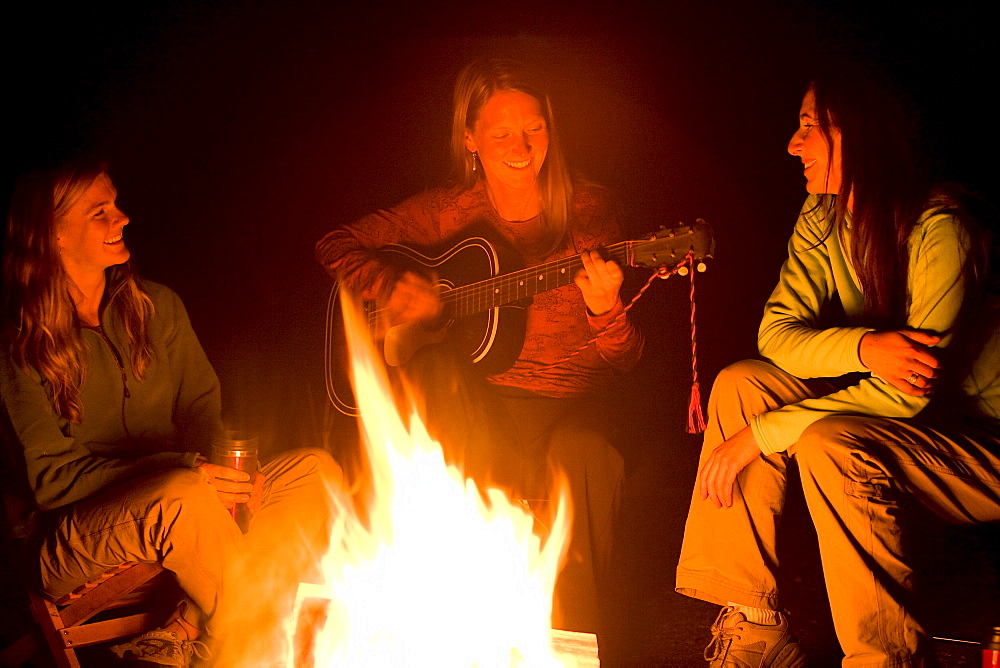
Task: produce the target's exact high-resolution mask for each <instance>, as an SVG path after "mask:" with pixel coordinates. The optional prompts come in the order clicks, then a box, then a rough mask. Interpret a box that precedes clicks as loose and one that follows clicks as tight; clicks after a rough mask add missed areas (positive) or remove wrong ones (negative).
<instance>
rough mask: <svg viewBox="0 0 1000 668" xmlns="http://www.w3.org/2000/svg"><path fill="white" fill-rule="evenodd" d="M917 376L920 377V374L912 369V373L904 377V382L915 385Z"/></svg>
mask: <svg viewBox="0 0 1000 668" xmlns="http://www.w3.org/2000/svg"><path fill="white" fill-rule="evenodd" d="M917 378H920V376H919V375H918V374H917V372H916V371H914V372H913V373H911V374H910V377H909V378H907V379H906V382H907V383H909V384H910V385H915V384H916V382H917Z"/></svg>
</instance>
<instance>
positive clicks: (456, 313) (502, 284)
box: [440, 241, 633, 318]
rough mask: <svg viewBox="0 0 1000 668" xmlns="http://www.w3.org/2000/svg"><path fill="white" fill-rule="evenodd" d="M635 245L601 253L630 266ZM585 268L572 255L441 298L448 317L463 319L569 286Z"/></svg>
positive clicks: (613, 247)
mask: <svg viewBox="0 0 1000 668" xmlns="http://www.w3.org/2000/svg"><path fill="white" fill-rule="evenodd" d="M632 243H633V242H631V241H622V242H620V243H617V244H612V245H611V246H606V247H604V248H603V249H602V254H603V255H604V256H605V257H606V258H607V259H610V260H614V261H615V262H617V263H618V264H620V265H622V266H628V265H631V261H630V260H631V258H630V255H631V252H630V249H631V246H632ZM582 267H583V261H582V260H580V256H579V255H571V256H569V257H565V258H561V259H559V260H553V261H552V262H547V263H545V264H542V265H538V266H535V267H531V268H529V269H522V270H520V271H515V272H512V273H510V274H504V275H502V276H496V277H494V278H489V279H486V280H484V281H479V282H478V283H472V284H470V285H463V286H461V287H458V288H452V289H450V290H445V291H443V292H442V293H441V295H440V297H441V300H442V301H443V302H444V305H445V309H446V311H447V313H448V314H449V316H451V317H453V318H460V317H464V316H467V315H473V314H475V313H482V312H484V311H488V310H490V309H494V308H497V307H499V306H503V305H505V304H511V303H513V302H516V301H519V300H521V299H525V298H527V297H533V296H535V295H537V294H540V293H542V292H546V291H548V290H554V289H556V288H561V287H563V286H564V285H569V284H570V283H572V282H573V278H574V277H575V276H576V274H577V272H578V271H579V270H580V269H581V268H582Z"/></svg>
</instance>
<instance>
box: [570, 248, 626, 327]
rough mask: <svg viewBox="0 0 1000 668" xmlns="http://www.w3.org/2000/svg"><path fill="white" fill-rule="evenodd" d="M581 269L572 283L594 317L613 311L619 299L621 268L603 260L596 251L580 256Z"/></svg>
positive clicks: (621, 277) (622, 276) (622, 277)
mask: <svg viewBox="0 0 1000 668" xmlns="http://www.w3.org/2000/svg"><path fill="white" fill-rule="evenodd" d="M580 259H581V260H583V269H581V270H580V271H578V272H577V274H576V277H574V279H573V282H574V283H576V285H577V287H578V288H580V292H582V293H583V301H584V302H586V304H587V308H588V309H590V312H591V313H593V314H594V315H604V314H605V313H607V312H608V311H610V310H611V309H613V308H614V307H615V306H616V305H617V304H618V301H619V299H621V297H620V296H619V293H618V291H619V290H620V289H621V287H622V281H623V280H624V278H625V277H624V275H623V274H622V269H621V267H619V266H618V264H617V263H615V262H613V261H608V260H605V259H604V258H602V257H601V254H600V253H598V252H597V251H584V252H583V253H581V254H580Z"/></svg>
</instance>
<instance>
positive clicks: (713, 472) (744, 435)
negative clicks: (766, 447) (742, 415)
mask: <svg viewBox="0 0 1000 668" xmlns="http://www.w3.org/2000/svg"><path fill="white" fill-rule="evenodd" d="M759 456H760V447H759V446H758V445H757V439H756V438H754V435H753V431H752V430H751V429H750V427H744V428H743V429H741V430H740V431H738V432H737V433H736V435H735V436H733V437H732V438H730V439H728V440H727V441H725V442H724V443H723V444H722V445H720V446H719V447H717V448H716V449H715V450H712V454H711V455H709V456H708V459H707V460H706V461H705V464H704V465H703V466H702V467H701V471H699V472H698V489H699V490H700V491H701V498H702V499H703V500H704V499H711V500H712V503H714V504H715V507H716V508H722V507H723V506H725V507H726V508H728V507H730V506H731V505H733V484H734V483H735V482H736V476H737V475H739V473H740V471H742V470H743V469H745V468H746V466H747V464H749V463H750V462H752V461H753V460H754V459H756V458H757V457H759Z"/></svg>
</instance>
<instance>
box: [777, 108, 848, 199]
mask: <svg viewBox="0 0 1000 668" xmlns="http://www.w3.org/2000/svg"><path fill="white" fill-rule="evenodd" d="M788 152H789V153H791V154H792V155H794V156H796V157H798V158H800V159H801V160H802V166H803V172H804V173H805V177H806V191H807V192H809V193H813V194H834V195H835V194H837V193H838V192H839V191H840V184H841V182H842V179H843V172H842V168H841V156H840V130H839V129H837V128H836V127H833V126H831V127H830V136H829V137H827V135H826V134H824V132H823V130H822V128H820V127H819V116H818V115H817V112H816V94H815V93H814V92H813V91H812V89H810V90H809V91H808V92H806V94H805V97H803V98H802V108H801V109H800V110H799V129H798V130H796V132H795V134H794V135H792V140H791V141H790V142H788Z"/></svg>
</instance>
